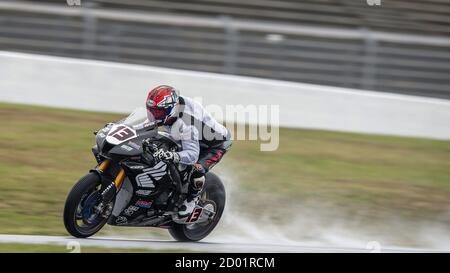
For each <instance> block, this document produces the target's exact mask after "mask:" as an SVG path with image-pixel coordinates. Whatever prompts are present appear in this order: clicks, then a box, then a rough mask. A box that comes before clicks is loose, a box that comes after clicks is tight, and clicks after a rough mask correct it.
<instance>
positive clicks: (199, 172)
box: [179, 140, 231, 216]
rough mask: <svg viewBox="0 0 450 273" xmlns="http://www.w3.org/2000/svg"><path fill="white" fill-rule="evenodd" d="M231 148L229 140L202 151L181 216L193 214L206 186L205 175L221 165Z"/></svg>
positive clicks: (180, 212)
mask: <svg viewBox="0 0 450 273" xmlns="http://www.w3.org/2000/svg"><path fill="white" fill-rule="evenodd" d="M230 146H231V140H227V141H224V142H223V143H221V144H220V145H217V146H215V147H211V148H209V149H205V150H203V151H201V153H200V156H199V159H198V162H197V164H195V165H194V170H193V172H192V175H191V181H190V184H189V188H188V196H187V198H186V200H185V202H184V203H183V206H182V207H181V209H180V211H179V214H180V215H182V216H185V215H189V214H191V213H192V211H193V210H194V208H195V205H196V204H197V200H198V197H199V195H200V193H201V191H202V189H203V186H204V184H205V174H206V173H207V172H208V171H209V170H210V169H211V168H212V167H214V166H215V165H216V164H217V163H219V161H220V160H221V159H222V157H223V156H224V154H225V153H226V152H227V151H228V149H229V148H230Z"/></svg>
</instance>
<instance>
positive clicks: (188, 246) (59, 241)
mask: <svg viewBox="0 0 450 273" xmlns="http://www.w3.org/2000/svg"><path fill="white" fill-rule="evenodd" d="M74 241H76V242H78V243H79V244H80V245H81V251H82V250H83V247H88V246H89V247H106V248H140V249H156V250H163V249H168V250H193V251H201V252H233V253H234V252H240V253H242V252H244V253H245V252H259V253H264V252H266V253H273V252H370V250H367V249H364V248H351V247H338V246H332V247H329V246H310V245H297V244H296V245H282V244H280V245H277V244H258V243H255V244H245V243H225V242H223V243H221V242H208V241H201V242H196V243H184V242H176V241H169V240H148V239H129V238H113V237H92V238H88V239H78V238H73V237H68V236H67V237H65V236H42V235H13V234H4V235H0V243H20V244H52V245H67V244H68V243H70V242H74ZM0 249H1V244H0ZM381 252H449V250H436V249H414V248H386V249H381Z"/></svg>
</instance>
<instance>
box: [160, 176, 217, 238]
mask: <svg viewBox="0 0 450 273" xmlns="http://www.w3.org/2000/svg"><path fill="white" fill-rule="evenodd" d="M199 204H201V205H202V206H203V208H204V209H208V210H212V211H214V212H215V214H214V216H213V217H212V218H211V219H209V220H208V221H207V222H203V223H194V224H188V225H185V224H177V223H174V224H173V225H172V226H171V227H170V228H169V233H170V235H172V237H173V238H174V239H175V240H177V241H184V242H186V241H199V240H201V239H203V238H205V237H206V236H208V234H209V233H211V231H213V229H214V228H215V227H216V225H217V224H218V223H219V220H220V217H221V216H222V213H223V210H224V208H225V188H224V186H223V184H222V182H221V181H220V179H219V177H218V176H217V175H215V174H213V173H207V174H206V181H205V186H204V188H203V191H202V193H201V195H200V200H199Z"/></svg>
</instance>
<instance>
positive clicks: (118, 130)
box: [64, 108, 225, 241]
mask: <svg viewBox="0 0 450 273" xmlns="http://www.w3.org/2000/svg"><path fill="white" fill-rule="evenodd" d="M145 111H146V110H145V108H139V109H137V110H135V111H134V112H133V113H132V114H131V115H130V116H128V117H127V118H125V119H123V120H121V121H118V122H116V123H109V124H107V125H106V126H105V127H104V128H103V129H101V130H100V131H98V132H94V134H95V135H96V145H95V146H94V147H93V148H92V152H93V154H94V156H95V159H96V161H97V163H98V165H97V166H96V167H95V168H94V169H92V170H90V171H89V173H88V174H87V175H85V176H84V177H82V178H81V179H80V180H79V181H78V182H77V183H76V184H75V185H74V187H73V188H72V190H71V191H70V192H69V194H68V196H67V200H66V203H65V207H64V225H65V227H66V229H67V231H68V232H69V233H70V234H71V235H73V236H75V237H78V238H86V237H89V236H92V235H94V234H95V233H97V232H98V231H99V230H100V229H101V228H102V227H103V226H104V225H105V224H109V225H113V226H132V227H158V228H165V229H168V230H169V233H170V234H171V235H172V237H173V238H174V239H176V240H178V241H198V240H201V239H203V238H205V237H206V236H207V235H208V234H209V233H210V232H211V231H212V230H213V229H214V228H215V227H216V225H217V223H218V222H219V220H220V217H221V216H222V213H223V210H224V206H225V189H224V186H223V184H222V182H221V180H220V179H219V177H218V176H217V175H215V174H214V173H211V172H209V173H207V174H206V177H205V178H206V180H205V185H204V187H203V190H202V192H201V193H200V198H199V201H198V204H197V206H196V207H195V209H194V210H193V212H192V213H191V214H190V215H189V216H188V217H183V218H179V216H178V208H179V207H180V206H181V204H182V203H183V201H184V199H185V198H186V196H187V193H188V184H189V182H188V181H189V179H190V175H191V174H192V171H193V168H192V167H191V166H187V165H182V164H174V163H166V162H163V161H160V160H159V159H158V157H157V156H156V154H157V153H158V152H161V151H166V150H170V151H178V150H180V149H181V145H180V143H179V142H178V141H176V140H174V139H172V138H171V137H170V135H169V134H167V133H164V132H160V131H158V129H157V127H156V126H155V122H152V121H150V120H148V119H147V115H146V112H145ZM145 139H150V140H151V141H149V142H148V143H150V144H151V145H148V143H147V142H144V143H147V145H144V147H143V145H142V142H143V140H145ZM144 149H146V150H147V151H148V152H144Z"/></svg>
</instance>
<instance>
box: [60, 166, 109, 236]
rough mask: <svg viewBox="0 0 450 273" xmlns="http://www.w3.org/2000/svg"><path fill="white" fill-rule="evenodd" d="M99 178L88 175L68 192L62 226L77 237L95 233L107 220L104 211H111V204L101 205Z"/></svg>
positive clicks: (94, 175) (92, 174)
mask: <svg viewBox="0 0 450 273" xmlns="http://www.w3.org/2000/svg"><path fill="white" fill-rule="evenodd" d="M100 188H101V182H100V177H99V176H98V175H97V174H95V173H89V174H87V175H86V176H84V177H83V178H81V179H80V181H78V182H77V183H76V184H75V186H74V187H73V188H72V190H71V191H70V193H69V195H68V196H67V199H66V204H65V207H64V226H65V227H66V229H67V231H68V232H69V233H70V234H71V235H73V236H75V237H77V238H86V237H89V236H92V235H94V234H95V233H97V232H98V231H99V230H100V229H101V228H102V227H103V226H104V225H105V224H106V221H107V220H108V217H107V216H106V215H107V214H108V213H106V214H105V211H108V210H111V209H112V206H113V204H112V202H111V203H110V204H107V205H106V207H105V204H103V202H102V199H101V196H100Z"/></svg>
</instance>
